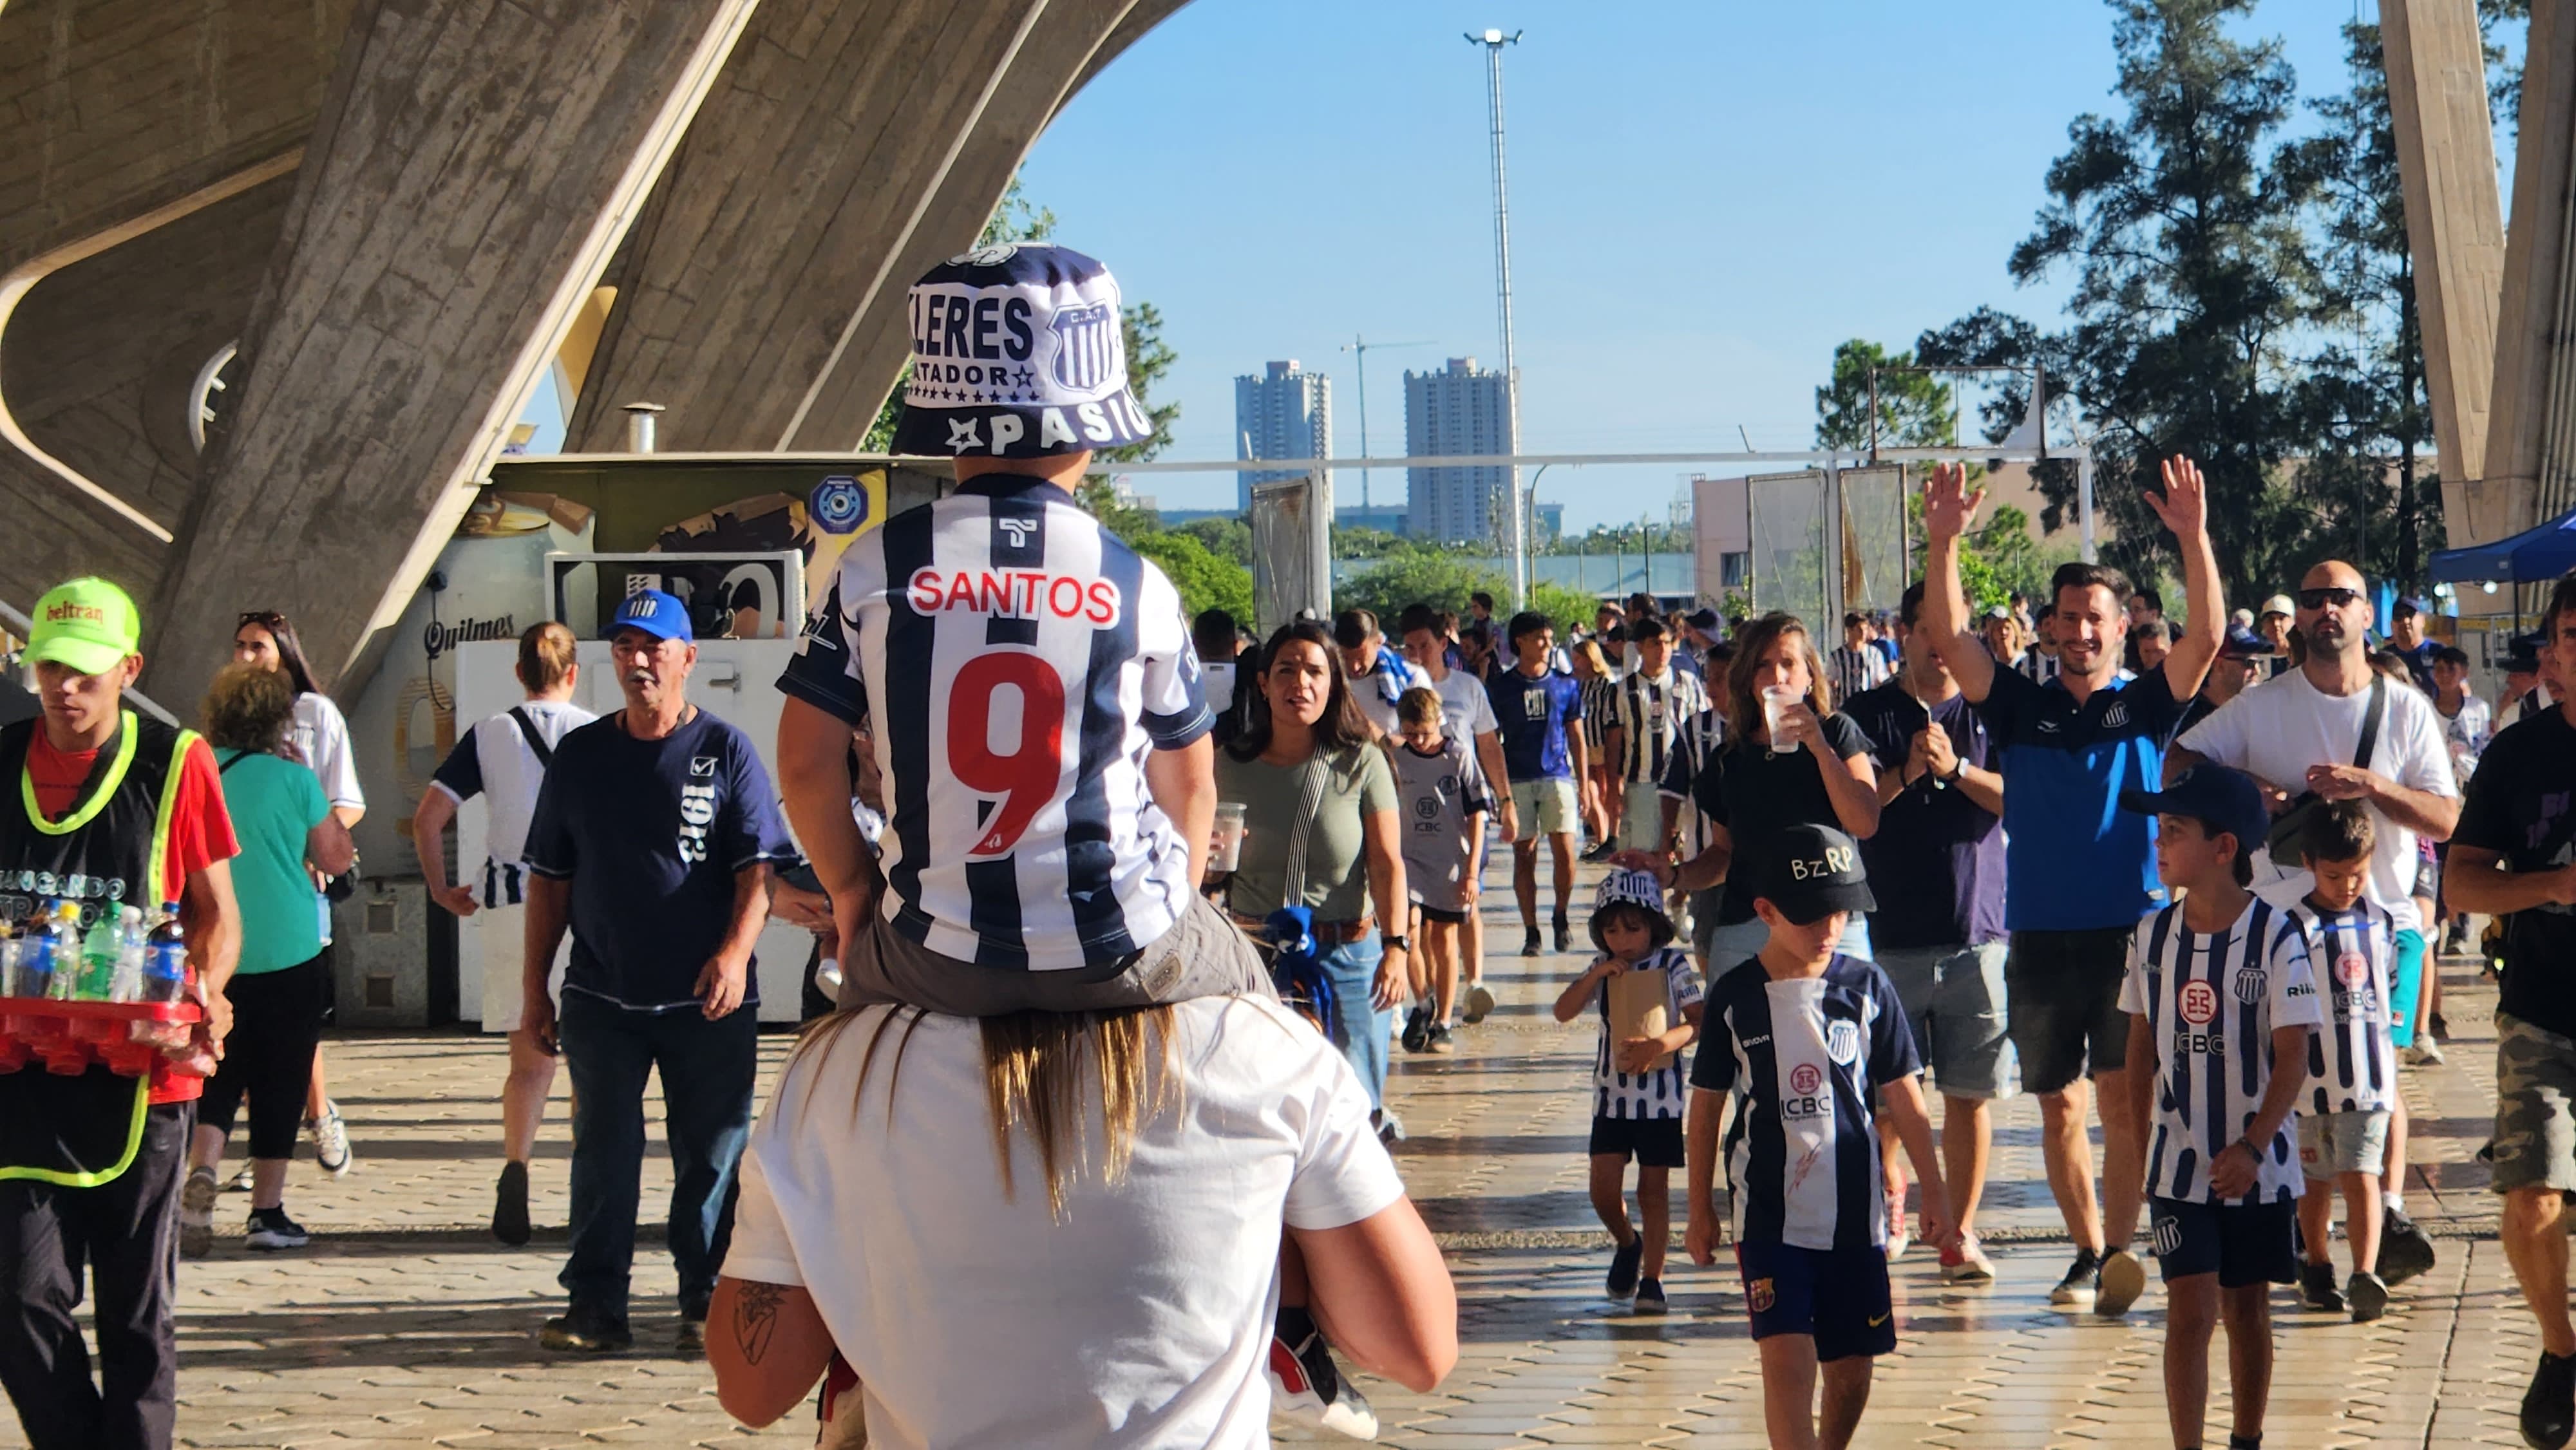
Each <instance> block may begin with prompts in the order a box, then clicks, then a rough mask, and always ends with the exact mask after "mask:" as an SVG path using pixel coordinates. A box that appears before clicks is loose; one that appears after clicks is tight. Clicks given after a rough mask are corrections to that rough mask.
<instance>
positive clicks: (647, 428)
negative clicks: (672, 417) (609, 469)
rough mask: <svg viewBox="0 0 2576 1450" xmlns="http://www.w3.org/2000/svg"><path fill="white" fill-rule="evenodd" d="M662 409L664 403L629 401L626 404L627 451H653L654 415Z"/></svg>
mask: <svg viewBox="0 0 2576 1450" xmlns="http://www.w3.org/2000/svg"><path fill="white" fill-rule="evenodd" d="M661 411H662V405H661V404H659V403H629V404H627V405H626V451H627V452H629V453H650V452H652V451H653V442H654V439H653V428H654V422H653V415H654V414H656V413H659V412H661Z"/></svg>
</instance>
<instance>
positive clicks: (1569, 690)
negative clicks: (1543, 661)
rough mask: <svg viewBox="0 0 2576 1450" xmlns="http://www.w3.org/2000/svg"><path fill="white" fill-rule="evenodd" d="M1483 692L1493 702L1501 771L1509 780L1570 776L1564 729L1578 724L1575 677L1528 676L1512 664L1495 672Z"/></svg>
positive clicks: (1579, 691) (1580, 693)
mask: <svg viewBox="0 0 2576 1450" xmlns="http://www.w3.org/2000/svg"><path fill="white" fill-rule="evenodd" d="M1486 693H1487V694H1489V695H1491V696H1493V700H1494V728H1495V730H1496V732H1497V733H1499V734H1500V735H1501V736H1502V737H1503V770H1504V772H1505V773H1506V774H1508V775H1510V776H1511V778H1512V779H1514V780H1540V779H1549V778H1557V779H1561V778H1563V777H1566V776H1570V775H1572V774H1574V765H1573V761H1572V757H1571V756H1569V755H1568V754H1567V752H1566V748H1565V732H1566V730H1567V728H1568V727H1570V726H1574V725H1579V724H1581V723H1583V686H1582V685H1581V684H1579V683H1578V682H1576V680H1575V678H1574V676H1572V675H1569V674H1566V673H1564V672H1563V671H1561V670H1550V671H1548V672H1547V673H1546V674H1543V675H1541V676H1539V677H1538V678H1536V679H1532V678H1530V677H1529V676H1528V675H1526V674H1524V673H1522V672H1521V671H1520V670H1519V669H1518V668H1517V667H1515V668H1512V669H1506V670H1503V671H1501V672H1500V673H1498V674H1496V675H1495V676H1494V679H1493V683H1492V684H1490V685H1488V686H1487V687H1486Z"/></svg>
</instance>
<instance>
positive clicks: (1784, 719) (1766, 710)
mask: <svg viewBox="0 0 2576 1450" xmlns="http://www.w3.org/2000/svg"><path fill="white" fill-rule="evenodd" d="M1798 699H1799V696H1798V692H1797V691H1795V690H1793V689H1790V688H1789V687H1788V686H1787V685H1773V686H1771V687H1770V688H1768V689H1766V690H1764V691H1763V692H1762V728H1763V729H1764V730H1766V731H1768V732H1769V733H1770V738H1771V753H1772V754H1773V755H1786V754H1788V753H1789V752H1790V751H1792V750H1795V749H1796V748H1797V747H1796V746H1794V745H1791V746H1783V745H1782V744H1781V743H1780V732H1781V731H1782V730H1783V729H1785V728H1787V726H1788V723H1789V711H1790V709H1791V708H1792V707H1794V706H1795V705H1796V704H1797V703H1798Z"/></svg>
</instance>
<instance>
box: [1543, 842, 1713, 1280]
mask: <svg viewBox="0 0 2576 1450" xmlns="http://www.w3.org/2000/svg"><path fill="white" fill-rule="evenodd" d="M1592 944H1593V945H1594V946H1597V947H1599V948H1600V949H1601V955H1600V956H1599V957H1597V958H1595V959H1594V960H1593V963H1592V965H1591V966H1589V967H1586V968H1584V969H1583V975H1581V976H1579V977H1577V978H1575V979H1574V980H1573V981H1572V982H1569V983H1567V984H1566V988H1565V991H1564V992H1563V993H1561V994H1559V996H1558V997H1557V999H1556V1020H1557V1021H1559V1022H1571V1021H1573V1020H1574V1019H1575V1018H1576V1017H1577V1016H1579V1015H1581V1014H1582V1012H1583V1010H1584V1009H1585V1008H1586V1007H1591V1008H1593V1009H1594V1010H1596V1011H1598V1012H1599V1013H1600V1014H1601V1050H1600V1052H1599V1053H1598V1054H1597V1055H1596V1056H1595V1057H1594V1058H1593V1062H1592V1144H1591V1154H1592V1211H1593V1212H1595V1213H1598V1214H1599V1215H1601V1226H1602V1227H1604V1228H1606V1229H1608V1230H1610V1239H1611V1242H1612V1243H1613V1244H1614V1245H1616V1247H1615V1248H1614V1249H1613V1250H1612V1252H1611V1255H1610V1297H1611V1298H1613V1299H1626V1298H1629V1297H1631V1296H1634V1298H1635V1299H1636V1301H1637V1312H1638V1313H1640V1314H1661V1313H1663V1312H1664V1307H1665V1305H1664V1250H1665V1248H1666V1246H1667V1245H1669V1244H1670V1243H1671V1242H1672V1237H1673V1201H1672V1170H1673V1169H1675V1168H1679V1167H1681V1166H1682V1064H1681V1057H1680V1053H1681V1050H1682V1049H1683V1048H1685V1047H1688V1046H1690V1045H1691V1043H1692V1042H1693V1041H1694V1040H1696V1039H1697V1038H1698V1036H1699V1016H1700V991H1699V973H1698V972H1697V971H1695V970H1693V969H1692V967H1691V959H1690V953H1688V952H1685V951H1683V950H1682V949H1680V948H1679V947H1676V946H1674V945H1673V922H1672V918H1671V917H1669V916H1666V915H1665V914H1664V890H1663V887H1662V886H1661V885H1659V884H1657V882H1656V880H1655V877H1654V873H1653V872H1651V871H1613V872H1611V873H1610V874H1609V875H1608V876H1607V877H1605V878H1604V879H1603V880H1602V882H1601V889H1600V891H1599V892H1598V893H1597V894H1595V895H1594V896H1593V898H1592ZM1635 972H1647V973H1653V974H1655V975H1656V976H1657V977H1660V978H1661V981H1660V982H1659V983H1656V984H1655V985H1657V986H1659V987H1660V989H1661V990H1660V992H1659V993H1658V994H1654V995H1655V996H1657V997H1659V999H1660V1001H1659V1005H1661V1006H1662V1008H1663V1023H1664V1025H1663V1030H1662V1031H1660V1032H1656V1033H1643V1032H1640V1033H1639V1034H1638V1035H1635V1036H1627V1035H1623V1034H1622V1031H1621V1028H1622V1023H1621V1022H1620V1021H1619V1016H1620V1013H1619V1012H1618V1011H1616V1010H1615V1009H1614V1007H1613V1005H1612V1002H1611V997H1612V995H1613V994H1612V989H1611V983H1612V981H1613V980H1614V979H1618V978H1620V977H1623V976H1624V975H1626V974H1628V973H1635ZM1618 995H1620V996H1622V997H1625V996H1626V995H1628V994H1627V992H1626V991H1625V990H1624V988H1623V990H1621V991H1620V992H1619V994H1618ZM1630 1158H1634V1159H1636V1160H1637V1209H1638V1212H1639V1214H1640V1215H1641V1216H1642V1217H1644V1219H1645V1221H1646V1227H1645V1233H1644V1235H1643V1236H1642V1237H1640V1236H1639V1234H1638V1232H1637V1229H1636V1227H1635V1226H1634V1225H1632V1224H1630V1223H1629V1222H1628V1204H1627V1201H1626V1200H1625V1199H1624V1198H1623V1197H1622V1196H1621V1180H1622V1179H1624V1178H1626V1177H1627V1176H1628V1160H1629V1159H1630ZM1641 1269H1642V1270H1643V1272H1644V1278H1643V1279H1642V1280H1640V1279H1639V1277H1638V1275H1639V1271H1640V1270H1641Z"/></svg>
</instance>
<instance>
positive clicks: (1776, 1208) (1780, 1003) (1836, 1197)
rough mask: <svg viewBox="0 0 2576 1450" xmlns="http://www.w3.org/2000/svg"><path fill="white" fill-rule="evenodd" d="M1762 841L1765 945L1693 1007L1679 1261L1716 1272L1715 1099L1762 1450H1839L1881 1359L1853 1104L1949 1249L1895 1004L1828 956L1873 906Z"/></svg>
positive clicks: (1790, 851)
mask: <svg viewBox="0 0 2576 1450" xmlns="http://www.w3.org/2000/svg"><path fill="white" fill-rule="evenodd" d="M1776 841H1777V844H1776V848H1775V849H1774V850H1772V851H1770V852H1769V853H1767V854H1765V855H1764V856H1763V857H1762V858H1761V859H1760V860H1759V861H1758V862H1748V863H1746V864H1747V866H1748V867H1749V868H1750V869H1752V870H1753V871H1755V872H1756V873H1757V875H1756V878H1755V882H1754V898H1753V910H1754V914H1755V915H1757V916H1758V917H1760V918H1761V921H1762V924H1763V925H1764V926H1766V927H1768V928H1770V937H1769V939H1768V940H1767V941H1765V942H1764V943H1763V945H1762V951H1761V954H1760V955H1759V956H1756V957H1752V958H1750V959H1748V960H1746V961H1744V962H1742V963H1740V964H1735V965H1732V966H1731V968H1729V969H1727V970H1724V971H1721V972H1719V973H1716V974H1715V975H1716V977H1717V980H1716V984H1715V985H1714V986H1713V987H1712V988H1711V989H1710V991H1709V996H1708V1001H1707V1003H1706V1004H1705V1005H1704V1006H1703V1007H1702V1009H1701V1011H1702V1014H1703V1015H1702V1017H1701V1025H1702V1028H1703V1035H1704V1037H1705V1039H1706V1040H1705V1042H1704V1044H1703V1045H1702V1046H1701V1048H1700V1050H1699V1053H1698V1056H1697V1057H1696V1058H1695V1059H1694V1060H1693V1062H1692V1064H1691V1087H1692V1089H1693V1091H1692V1093H1691V1106H1690V1123H1689V1129H1688V1138H1689V1180H1690V1188H1689V1194H1690V1228H1689V1231H1688V1233H1687V1235H1686V1236H1685V1238H1684V1240H1683V1242H1684V1243H1685V1244H1686V1245H1687V1246H1688V1247H1689V1250H1690V1256H1691V1262H1693V1263H1697V1264H1708V1263H1713V1262H1715V1261H1716V1256H1717V1239H1718V1229H1717V1213H1716V1164H1717V1160H1718V1141H1717V1138H1718V1119H1719V1117H1720V1116H1721V1115H1722V1114H1723V1112H1724V1111H1725V1103H1726V1100H1727V1099H1728V1098H1731V1099H1732V1101H1733V1103H1734V1105H1735V1123H1734V1126H1733V1127H1732V1128H1731V1129H1729V1130H1728V1132H1727V1135H1726V1178H1727V1185H1728V1187H1729V1188H1730V1189H1731V1190H1732V1198H1733V1208H1734V1213H1733V1223H1732V1225H1731V1232H1732V1235H1733V1237H1734V1239H1735V1258H1736V1264H1737V1267H1738V1268H1739V1269H1740V1270H1741V1271H1742V1273H1743V1276H1744V1302H1745V1308H1746V1309H1747V1311H1749V1312H1750V1314H1751V1316H1752V1319H1753V1339H1754V1343H1755V1347H1756V1349H1757V1350H1758V1352H1759V1353H1760V1354H1761V1357H1762V1414H1763V1420H1764V1422H1765V1424H1766V1426H1767V1427H1768V1429H1769V1430H1770V1434H1771V1443H1772V1445H1773V1446H1774V1447H1776V1450H1815V1447H1817V1446H1819V1445H1822V1446H1825V1447H1827V1450H1843V1447H1846V1446H1848V1445H1850V1444H1851V1439H1852V1435H1853V1433H1854V1432H1855V1431H1856V1430H1857V1429H1858V1428H1859V1426H1860V1417H1861V1412H1862V1411H1863V1410H1864V1409H1866V1408H1868V1405H1869V1382H1870V1373H1871V1369H1872V1366H1873V1364H1874V1361H1875V1357H1876V1356H1878V1355H1882V1354H1887V1353H1890V1352H1891V1351H1893V1350H1894V1349H1895V1348H1896V1328H1895V1324H1894V1318H1895V1308H1894V1304H1893V1301H1892V1299H1891V1296H1890V1294H1889V1292H1888V1283H1887V1251H1886V1243H1887V1204H1886V1200H1885V1199H1884V1198H1883V1197H1882V1196H1881V1195H1880V1193H1879V1164H1878V1135H1877V1132H1876V1130H1875V1129H1874V1128H1873V1127H1872V1126H1871V1122H1870V1112H1871V1097H1872V1093H1871V1089H1873V1088H1875V1089H1877V1090H1878V1093H1877V1096H1878V1098H1879V1101H1880V1104H1881V1106H1882V1107H1883V1109H1884V1111H1885V1112H1886V1113H1887V1115H1888V1117H1889V1118H1891V1119H1893V1120H1894V1121H1895V1123H1896V1133H1897V1137H1898V1138H1899V1139H1900V1140H1901V1141H1902V1142H1903V1143H1904V1144H1905V1156H1906V1157H1908V1158H1910V1159H1912V1160H1913V1163H1914V1172H1915V1176H1916V1177H1917V1178H1918V1179H1920V1180H1921V1182H1922V1185H1923V1237H1924V1240H1925V1242H1927V1243H1930V1244H1932V1245H1933V1246H1934V1247H1936V1248H1944V1249H1946V1248H1951V1247H1955V1246H1956V1245H1957V1243H1958V1234H1957V1231H1956V1230H1955V1229H1954V1228H1953V1227H1952V1226H1951V1223H1950V1213H1949V1200H1948V1198H1947V1197H1946V1196H1945V1195H1944V1194H1943V1193H1942V1190H1941V1166H1940V1159H1939V1158H1938V1157H1937V1156H1936V1155H1935V1153H1934V1150H1933V1147H1932V1120H1931V1119H1930V1118H1928V1117H1926V1116H1925V1115H1924V1111H1923V1086H1922V1084H1921V1082H1919V1081H1918V1080H1917V1079H1918V1078H1919V1077H1920V1075H1921V1073H1922V1068H1923V1065H1922V1062H1921V1060H1920V1059H1919V1058H1918V1057H1917V1055H1916V1053H1915V1049H1914V1034H1913V1032H1912V1031H1911V1030H1910V1029H1909V1028H1908V1027H1907V1026H1906V1022H1905V1004H1904V1003H1903V1002H1901V1001H1899V1000H1898V999H1897V995H1896V988H1895V986H1894V985H1893V984H1891V983H1890V982H1889V981H1888V980H1887V974H1886V973H1884V972H1882V971H1880V970H1879V969H1878V967H1877V966H1876V965H1874V964H1873V963H1870V962H1866V961H1859V960H1855V959H1854V958H1851V957H1847V956H1844V955H1843V954H1842V953H1841V952H1839V951H1837V950H1836V947H1837V946H1839V945H1840V943H1841V941H1842V935H1843V928H1844V927H1845V926H1846V925H1847V924H1848V923H1849V922H1850V921H1851V919H1852V917H1853V916H1854V915H1855V914H1857V913H1859V912H1864V911H1873V910H1876V909H1877V905H1878V903H1877V901H1876V899H1875V898H1873V897H1872V896H1871V895H1870V889H1869V882H1868V880H1867V878H1866V877H1865V876H1864V875H1863V873H1862V869H1861V861H1860V845H1859V843H1858V842H1856V841H1854V840H1853V839H1852V838H1851V837H1849V836H1847V835H1844V834H1843V833H1842V832H1840V831H1837V830H1834V829H1833V828H1831V827H1829V826H1815V825H1798V826H1791V827H1789V828H1788V829H1787V830H1785V831H1783V832H1781V833H1780V835H1779V836H1778V837H1777V838H1776ZM1721 1094H1723V1095H1725V1097H1721ZM1820 1370H1821V1373H1820ZM1819 1378H1821V1379H1822V1380H1823V1381H1824V1404H1823V1411H1822V1415H1821V1417H1819V1415H1818V1414H1817V1412H1816V1410H1815V1408H1814V1407H1815V1405H1816V1382H1817V1380H1818V1379H1819ZM1820 1418H1821V1424H1820V1423H1819V1419H1820Z"/></svg>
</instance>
